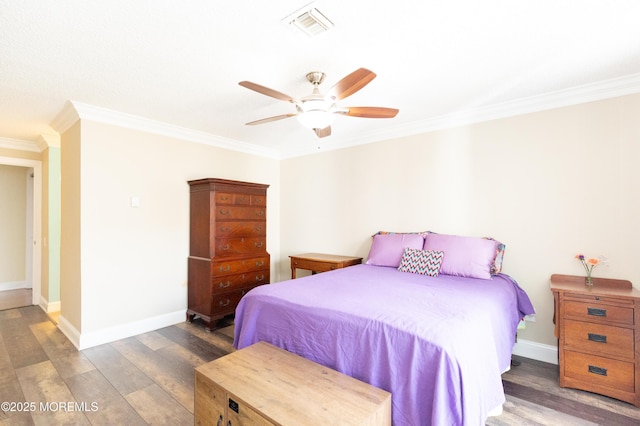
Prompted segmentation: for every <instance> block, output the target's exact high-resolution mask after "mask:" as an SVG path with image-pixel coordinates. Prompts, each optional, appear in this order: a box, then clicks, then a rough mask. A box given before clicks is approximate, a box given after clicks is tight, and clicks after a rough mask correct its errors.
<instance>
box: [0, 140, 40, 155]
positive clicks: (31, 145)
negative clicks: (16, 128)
mask: <svg viewBox="0 0 640 426" xmlns="http://www.w3.org/2000/svg"><path fill="white" fill-rule="evenodd" d="M0 148H7V149H16V150H18V151H30V152H41V151H42V150H41V149H40V145H39V144H38V143H36V142H33V141H25V140H19V139H9V138H0Z"/></svg>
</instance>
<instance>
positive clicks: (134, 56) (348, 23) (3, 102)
mask: <svg viewBox="0 0 640 426" xmlns="http://www.w3.org/2000/svg"><path fill="white" fill-rule="evenodd" d="M308 3H309V2H308V1H307V0H271V1H255V0H253V1H248V0H236V1H224V2H223V1H214V0H207V1H205V0H185V1H171V0H162V1H159V0H108V1H107V0H104V1H86V0H57V1H51V0H48V1H43V0H0V140H2V141H5V142H6V141H11V142H16V143H20V142H21V141H25V142H34V141H37V140H38V138H39V136H40V135H42V134H52V133H54V130H55V129H53V128H52V123H53V122H54V120H55V119H56V117H57V116H58V115H59V114H60V113H61V111H62V110H63V108H64V107H65V104H66V103H67V101H72V102H76V103H78V105H80V106H87V107H91V108H92V111H93V112H94V113H95V112H96V111H103V112H105V113H110V114H112V116H114V114H115V116H116V117H118V116H120V114H122V115H121V117H122V118H127V117H128V118H132V117H131V116H134V117H137V118H140V119H144V120H151V121H149V123H151V122H159V123H165V124H166V125H169V127H171V126H176V127H175V128H174V127H171V128H173V129H174V130H179V129H180V128H183V129H189V132H194V131H195V132H196V133H197V134H198V135H199V137H200V138H201V139H202V140H204V141H205V142H206V141H209V142H211V143H214V144H215V143H217V142H222V143H225V144H232V145H233V144H236V143H237V145H238V146H239V147H242V149H243V150H247V149H248V150H251V149H254V148H255V150H256V152H263V153H266V154H267V155H273V156H275V157H281V158H282V157H286V156H291V155H297V154H300V153H305V152H312V151H317V150H318V148H320V149H330V148H332V147H340V146H348V145H353V144H358V143H366V142H371V141H375V140H379V139H383V138H388V137H394V136H402V135H406V134H411V133H416V132H420V131H424V130H428V129H430V128H434V127H439V126H440V127H441V126H445V125H447V123H453V122H456V121H464V120H467V121H473V120H478V119H488V118H495V117H498V116H505V115H510V114H515V113H519V112H527V111H531V110H536V109H543V108H548V107H553V106H560V105H562V104H571V103H576V102H581V101H585V100H593V99H597V98H602V97H608V96H615V95H619V94H626V93H634V92H640V23H639V18H640V1H637V0H615V1H606V0H580V1H577V0H482V1H479V0H448V1H445V0H439V1H435V0H413V1H408V0H396V1H393V2H382V1H380V2H375V1H370V0H369V1H365V0H351V1H344V0H342V1H338V0H318V1H316V2H315V6H316V7H317V8H318V9H319V10H320V11H321V12H323V13H324V14H325V15H326V16H327V17H328V18H329V19H331V20H332V21H333V22H334V23H335V27H334V28H333V29H332V30H330V31H329V32H327V33H325V34H322V35H320V36H318V37H316V38H309V37H307V36H306V35H304V34H302V33H297V32H295V31H293V30H292V29H291V28H289V27H287V26H286V25H285V24H283V23H282V22H281V21H282V19H283V18H285V17H286V16H288V15H290V14H291V13H293V12H295V11H296V10H298V9H300V8H302V7H303V6H305V5H306V4H308ZM360 67H365V68H368V69H370V70H372V71H374V72H375V73H376V74H377V78H375V79H374V80H373V81H372V82H371V83H370V84H369V85H368V86H366V87H365V88H363V89H362V90H360V91H359V92H357V93H356V94H354V95H352V96H351V97H349V98H347V99H345V100H343V101H341V102H340V105H341V106H349V105H352V106H383V107H393V108H399V109H400V113H399V114H398V115H397V117H396V118H393V119H364V118H354V117H338V118H337V120H336V122H335V123H334V125H333V134H332V136H330V137H328V138H324V139H316V138H315V136H314V134H313V132H312V131H311V130H307V129H304V128H303V127H302V126H301V125H300V124H299V123H298V122H297V120H296V119H295V118H289V119H285V120H281V121H275V122H271V123H267V124H262V125H259V126H245V125H244V123H245V122H249V121H253V120H257V119H260V118H265V117H269V116H273V115H279V114H285V113H289V112H294V106H293V105H292V104H290V103H287V102H283V101H279V100H276V99H273V98H270V97H267V96H264V95H260V94H258V93H256V92H253V91H250V90H247V89H245V88H243V87H241V86H239V85H238V82H239V81H241V80H249V81H252V82H255V83H258V84H261V85H264V86H267V87H269V88H272V89H275V90H278V91H280V92H284V93H286V94H288V95H290V96H292V97H294V98H300V97H303V96H305V95H308V94H309V93H310V92H311V89H312V86H311V85H310V84H309V83H308V82H307V81H306V79H305V74H306V73H307V72H309V71H315V70H319V71H324V72H325V73H326V74H327V77H326V79H325V82H324V83H323V85H321V86H320V89H321V91H326V90H327V89H329V88H330V87H331V86H332V85H333V84H334V83H335V82H337V81H338V80H340V79H341V78H342V77H344V76H346V75H347V74H349V73H350V72H352V71H354V70H356V69H357V68H360ZM67 105H68V104H67ZM94 107H97V108H94ZM113 111H116V112H117V113H113ZM98 115H99V114H98ZM163 126H164V124H163Z"/></svg>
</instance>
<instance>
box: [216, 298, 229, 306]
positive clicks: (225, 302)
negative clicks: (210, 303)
mask: <svg viewBox="0 0 640 426" xmlns="http://www.w3.org/2000/svg"><path fill="white" fill-rule="evenodd" d="M230 304H231V300H229V299H227V300H224V301H223V300H221V301H220V303H219V305H220V306H222V307H224V306H229V305H230Z"/></svg>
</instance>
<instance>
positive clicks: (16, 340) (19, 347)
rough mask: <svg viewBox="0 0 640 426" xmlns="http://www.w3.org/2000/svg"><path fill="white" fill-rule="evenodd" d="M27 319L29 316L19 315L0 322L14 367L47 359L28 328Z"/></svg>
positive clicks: (1, 332) (28, 322) (0, 329)
mask: <svg viewBox="0 0 640 426" xmlns="http://www.w3.org/2000/svg"><path fill="white" fill-rule="evenodd" d="M24 312H25V311H24V310H23V311H21V313H24ZM44 318H46V316H45V317H44ZM28 319H29V317H25V316H24V315H21V316H20V317H19V318H12V319H5V320H2V321H1V323H0V324H1V327H0V334H1V335H2V338H3V340H4V345H5V348H6V350H7V353H8V354H9V358H10V359H11V364H12V365H13V368H15V369H18V368H21V367H25V366H28V365H33V364H38V363H41V362H43V361H47V360H48V359H49V357H48V356H47V354H46V352H45V351H44V350H43V349H42V346H41V345H40V343H39V342H38V340H37V339H36V338H35V336H34V335H33V333H32V332H31V330H30V328H29V325H30V323H31V322H30V321H28Z"/></svg>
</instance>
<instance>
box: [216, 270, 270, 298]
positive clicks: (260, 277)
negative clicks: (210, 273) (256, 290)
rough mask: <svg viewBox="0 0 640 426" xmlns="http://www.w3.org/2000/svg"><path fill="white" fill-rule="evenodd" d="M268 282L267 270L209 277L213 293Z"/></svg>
mask: <svg viewBox="0 0 640 426" xmlns="http://www.w3.org/2000/svg"><path fill="white" fill-rule="evenodd" d="M268 282H269V270H268V269H265V270H262V271H255V272H246V273H243V274H236V275H224V276H221V277H211V285H212V287H211V292H212V293H214V294H218V293H224V292H227V291H229V290H235V289H238V288H246V287H254V286H256V285H261V284H267V283H268Z"/></svg>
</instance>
